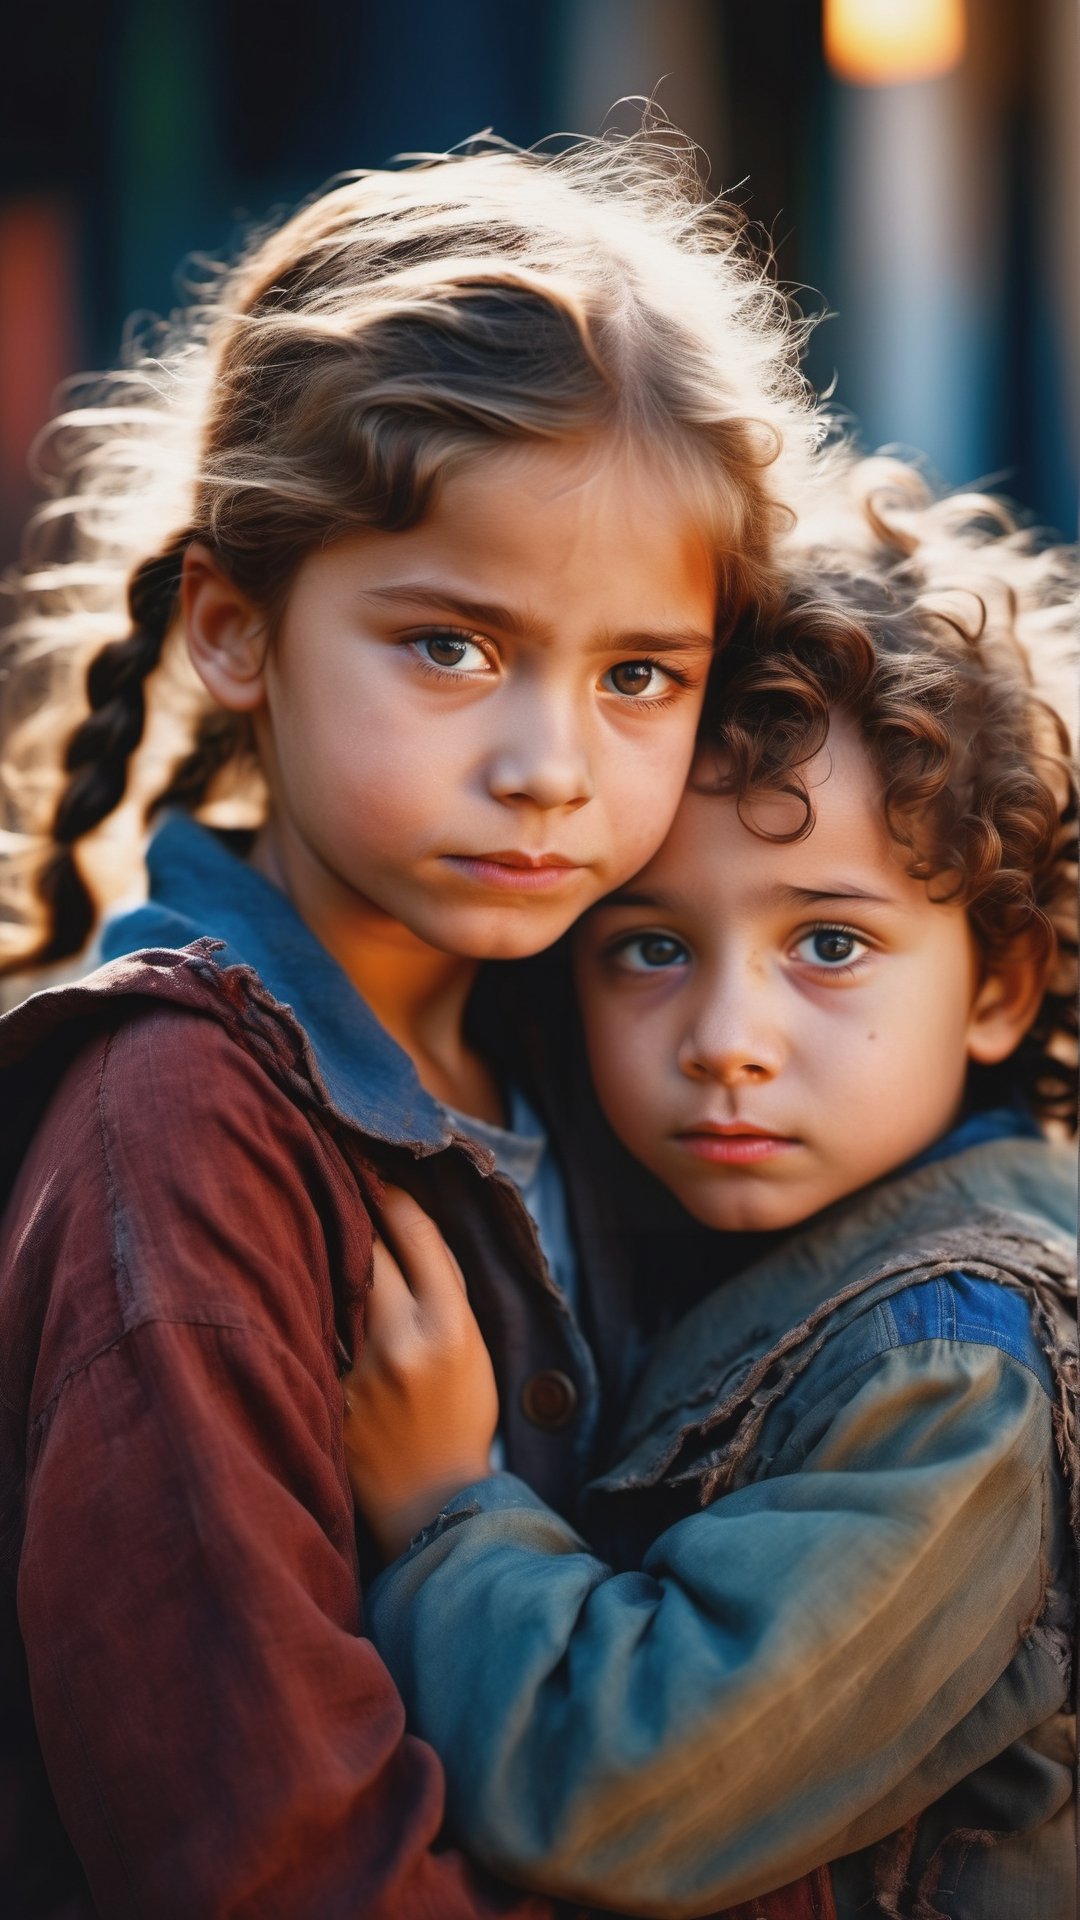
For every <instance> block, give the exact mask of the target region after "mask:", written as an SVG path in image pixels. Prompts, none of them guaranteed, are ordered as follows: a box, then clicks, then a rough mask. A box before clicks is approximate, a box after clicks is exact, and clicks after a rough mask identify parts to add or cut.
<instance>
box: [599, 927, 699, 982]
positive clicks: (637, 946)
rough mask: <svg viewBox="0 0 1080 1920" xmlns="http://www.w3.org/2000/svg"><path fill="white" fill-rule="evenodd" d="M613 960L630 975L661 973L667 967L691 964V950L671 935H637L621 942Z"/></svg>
mask: <svg viewBox="0 0 1080 1920" xmlns="http://www.w3.org/2000/svg"><path fill="white" fill-rule="evenodd" d="M613 958H614V960H615V963H616V965H617V966H620V967H625V968H626V970H627V972H629V973H659V972H661V971H662V970H663V969H664V968H667V967H685V966H689V964H690V954H689V950H688V949H687V948H686V947H684V945H683V943H682V941H681V940H676V939H675V936H674V935H673V934H670V933H636V934H634V936H633V938H632V939H630V940H624V941H621V942H620V944H619V945H618V946H617V947H616V948H615V949H614V952H613Z"/></svg>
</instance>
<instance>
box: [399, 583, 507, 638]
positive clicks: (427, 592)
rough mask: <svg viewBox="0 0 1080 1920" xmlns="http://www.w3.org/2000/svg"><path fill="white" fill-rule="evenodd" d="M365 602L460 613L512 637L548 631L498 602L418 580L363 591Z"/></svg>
mask: <svg viewBox="0 0 1080 1920" xmlns="http://www.w3.org/2000/svg"><path fill="white" fill-rule="evenodd" d="M361 598H362V599H365V600H386V601H399V600H400V601H405V602H406V603H407V604H408V605H409V606H415V607H434V608H437V609H439V610H440V611H441V612H443V613H456V614H458V615H459V616H460V618H461V619H463V620H471V621H473V622H475V624H476V625H477V626H478V627H502V628H504V629H505V630H508V631H509V632H511V633H521V634H528V635H537V636H539V635H540V634H542V633H543V631H544V629H543V626H542V623H541V622H540V621H539V620H536V619H534V618H532V617H531V616H530V615H528V614H524V613H515V612H514V611H513V609H512V608H510V607H504V606H502V605H500V604H499V602H498V601H496V600H473V599H470V598H469V597H468V596H467V595H465V594H461V593H455V592H454V590H453V588H451V587H440V586H428V585H426V584H425V583H423V582H422V581H418V580H417V581H413V580H403V581H401V582H400V583H399V584H397V585H394V586H389V587H363V588H361Z"/></svg>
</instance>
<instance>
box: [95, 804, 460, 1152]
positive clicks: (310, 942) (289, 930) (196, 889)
mask: <svg viewBox="0 0 1080 1920" xmlns="http://www.w3.org/2000/svg"><path fill="white" fill-rule="evenodd" d="M230 841H233V844H232V845H230ZM234 848H235V840H234V838H233V836H231V835H226V834H220V833H214V832H212V831H211V830H210V829H209V828H208V827H203V826H200V825H199V823H198V822H197V821H195V820H192V819H191V818H190V817H189V816H188V815H187V814H184V813H173V814H170V815H168V816H167V817H166V819H165V820H164V821H163V822H162V824H161V826H160V827H159V828H158V829H157V831H156V832H155V834H154V835H153V838H152V839H151V841H150V845H149V848H148V851H147V868H148V871H149V875H150V897H149V899H148V900H147V901H146V903H145V904H144V905H142V906H139V907H135V908H133V909H131V910H130V911H129V912H126V913H121V914H118V915H117V916H116V917H115V918H114V919H112V920H109V921H108V922H107V923H106V925H105V928H104V931H103V933H102V938H101V952H102V958H103V959H105V960H116V959H119V958H120V957H121V955H123V954H128V953H137V952H139V951H140V950H141V949H142V948H145V947H184V946H187V945H188V943H189V942H190V941H192V940H197V939H199V938H200V937H203V936H209V937H210V938H212V939H215V940H221V941H223V942H224V946H223V947H222V949H221V950H220V951H219V952H218V953H216V954H215V955H214V958H215V960H216V961H217V963H218V965H220V966H223V967H228V966H236V965H240V966H246V967H251V968H253V970H254V971H255V972H256V973H257V974H258V976H259V979H260V980H261V981H262V983H263V985H264V986H265V987H266V988H267V990H268V991H269V992H270V993H271V994H272V995H273V997H274V999H275V1000H278V1001H280V1002H281V1003H282V1004H283V1005H284V1006H287V1007H290V1008H291V1009H292V1012H293V1013H294V1015H295V1017H296V1019H297V1020H298V1021H299V1023H300V1025H301V1026H302V1027H303V1029H304V1032H305V1033H306V1034H307V1037H308V1040H309V1041H310V1043H311V1048H312V1051H313V1053H314V1055H315V1059H316V1062H317V1064H318V1067H319V1070H320V1072H321V1074H322V1077H323V1080H324V1081H325V1083H326V1090H327V1093H328V1094H329V1096H330V1099H331V1101H332V1102H333V1104H334V1106H335V1107H336V1108H337V1109H338V1111H339V1113H341V1114H343V1115H344V1117H345V1119H347V1120H349V1121H351V1122H352V1123H353V1124H354V1125H355V1126H357V1127H360V1128H361V1129H362V1130H363V1131H364V1132H365V1133H367V1134H369V1135H371V1136H372V1137H373V1138H375V1139H377V1140H384V1141H386V1142H388V1143H389V1144H391V1145H394V1146H406V1147H411V1148H412V1149H413V1150H414V1151H419V1152H422V1153H432V1152H434V1151H436V1149H438V1148H439V1147H443V1146H446V1145H447V1143H448V1142H449V1140H450V1138H451V1127H450V1122H449V1120H448V1119H447V1116H446V1114H445V1113H444V1111H443V1109H442V1107H440V1105H439V1103H438V1101H437V1100H434V1099H433V1098H432V1096H431V1095H430V1094H429V1093H427V1092H426V1091H425V1089H424V1088H423V1087H422V1086H421V1084H420V1082H419V1080H418V1079H417V1076H416V1069H415V1068H414V1066H413V1064H412V1061H411V1060H410V1059H409V1056H408V1054H406V1053H405V1052H404V1051H403V1050H402V1048H401V1047H399V1046H398V1044H397V1041H396V1040H393V1039H391V1037H390V1035H389V1034H388V1033H387V1031H386V1029H385V1027H382V1026H380V1024H379V1022H378V1020H377V1019H376V1018H375V1015H374V1014H373V1013H372V1011H371V1009H370V1007H369V1006H368V1005H367V1004H366V1002H365V1001H364V1000H362V999H361V997H360V995H359V994H358V993H357V991H356V988H355V987H354V986H353V984H352V982H351V981H350V980H349V979H348V977H347V975H346V974H345V973H343V972H342V969H341V968H340V967H339V966H338V964H337V962H336V960H333V959H332V958H331V956H330V955H329V954H328V953H327V951H326V948H325V947H324V946H323V945H322V943H321V942H320V941H319V940H317V939H316V937H315V935H314V934H313V933H312V932H311V931H310V929H309V928H308V927H307V926H305V924H304V922H303V921H302V920H301V918H300V916H299V914H298V913H297V911H296V909H295V907H294V906H293V905H292V903H291V902H290V901H289V900H288V899H287V898H286V896H285V894H283V893H282V892H281V891H280V890H279V889H278V888H277V887H275V886H273V885H272V884H271V882H270V881H269V880H265V879H264V878H263V876H262V875H261V874H260V873H257V872H256V871H255V869H254V868H253V867H250V866H248V865H247V863H246V861H245V860H243V859H242V858H241V857H240V856H239V854H238V852H237V851H236V850H234Z"/></svg>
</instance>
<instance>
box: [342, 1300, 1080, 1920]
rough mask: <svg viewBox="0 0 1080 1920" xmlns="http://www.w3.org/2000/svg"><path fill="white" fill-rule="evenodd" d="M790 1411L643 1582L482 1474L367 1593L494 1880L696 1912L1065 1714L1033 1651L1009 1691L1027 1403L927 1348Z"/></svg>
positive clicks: (671, 1532)
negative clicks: (778, 1436)
mask: <svg viewBox="0 0 1080 1920" xmlns="http://www.w3.org/2000/svg"><path fill="white" fill-rule="evenodd" d="M410 1277H411V1278H412V1277H413V1275H412V1270H411V1269H410ZM414 1284H415V1282H414ZM421 1290H423V1287H422V1283H421ZM368 1358H370V1355H369V1356H368ZM825 1368H827V1369H828V1372H827V1377H826V1374H825V1373H824V1372H823V1369H825ZM418 1371H422V1369H418ZM815 1379H816V1383H817V1388H818V1393H817V1397H816V1399H815V1398H814V1392H815ZM428 1390H430V1389H428ZM804 1391H805V1392H806V1393H807V1394H808V1395H809V1396H810V1401H809V1402H808V1411H807V1413H806V1415H805V1418H804V1419H802V1420H801V1421H800V1422H799V1425H798V1427H797V1429H796V1431H795V1433H793V1434H792V1435H790V1436H788V1438H787V1439H786V1440H785V1442H784V1444H783V1445H782V1447H781V1449H780V1452H779V1454H778V1456H777V1457H776V1458H775V1459H774V1460H773V1461H772V1462H771V1466H770V1472H769V1476H768V1478H764V1479H761V1480H758V1481H756V1482H755V1483H754V1484H752V1485H749V1486H746V1487H743V1488H741V1489H739V1490H738V1491H735V1492H733V1493H729V1494H727V1495H725V1496H723V1497H721V1498H720V1499H718V1500H717V1501H715V1502H714V1504H713V1505H712V1506H710V1507H708V1508H706V1509H705V1510H703V1511H701V1512H697V1513H694V1514H693V1515H691V1516H690V1517H689V1518H685V1519H683V1520H681V1521H679V1522H678V1523H677V1524H675V1525H672V1526H670V1527H669V1528H668V1529H667V1531H665V1532H664V1533H662V1534H661V1535H660V1537H659V1538H658V1539H657V1540H656V1541H655V1543H654V1544H653V1546H652V1547H651V1548H650V1549H649V1551H648V1553H647V1554H646V1555H645V1557H644V1560H643V1562H642V1564H641V1567H640V1569H639V1570H637V1571H632V1572H621V1573H615V1572H613V1571H612V1569H611V1568H610V1567H608V1566H606V1565H604V1564H603V1562H602V1561H601V1560H599V1559H598V1558H597V1557H596V1556H595V1555H594V1554H592V1553H591V1552H590V1551H589V1548H588V1546H587V1545H586V1543H585V1542H584V1541H583V1540H582V1539H581V1538H580V1536H579V1535H578V1534H577V1533H576V1532H575V1531H574V1530H573V1528H571V1527H570V1526H569V1525H567V1523H566V1522H565V1521H564V1520H563V1519H562V1518H561V1517H560V1516H558V1515H557V1514H555V1513H553V1512H551V1511H550V1510H549V1509H548V1508H546V1507H545V1506H544V1505H543V1504H542V1503H541V1502H540V1501H539V1500H538V1499H537V1498H536V1497H535V1496H534V1495H533V1494H532V1493H531V1492H530V1490H529V1489H528V1487H526V1486H524V1485H523V1484H522V1483H521V1482H520V1481H518V1480H516V1479H514V1478H512V1477H511V1476H509V1475H505V1474H500V1475H496V1476H494V1477H491V1478H487V1479H481V1480H478V1481H477V1482H475V1483H474V1484H473V1485H471V1486H468V1487H466V1488H463V1489H462V1490H461V1491H460V1492H459V1494H458V1495H457V1497H455V1498H454V1499H452V1500H451V1501H449V1502H448V1503H447V1505H446V1506H445V1507H444V1509H443V1511H442V1512H441V1513H440V1514H439V1515H438V1517H436V1515H435V1513H434V1511H432V1512H431V1513H429V1515H428V1516H427V1518H428V1519H429V1520H431V1521H432V1522H433V1524H431V1525H430V1526H429V1527H428V1528H427V1530H426V1531H425V1532H424V1533H423V1534H421V1535H420V1536H419V1538H418V1539H417V1540H415V1541H414V1543H413V1545H412V1547H411V1549H410V1550H409V1551H408V1552H407V1553H406V1554H405V1555H404V1556H403V1557H402V1558H400V1559H398V1560H397V1561H396V1562H395V1563H394V1564H393V1565H392V1566H391V1567H390V1568H388V1570H387V1571H386V1572H385V1573H384V1574H383V1575H382V1576H381V1577H380V1579H379V1580H378V1582H377V1583H376V1585H375V1588H374V1590H373V1592H372V1594H371V1596H370V1619H371V1623H372V1630H373V1632H374V1634H375V1637H376V1639H377V1642H378V1644H379V1646H380V1648H381V1650H382V1651H383V1653H384V1656H385V1657H386V1659H387V1662H388V1664H389V1666H390V1669H391V1671H392V1672H393V1673H394V1675H395V1677H396V1679H397V1680H398V1684H399V1686H400V1687H401V1689H402V1692H403V1694H404V1697H405V1700H406V1704H407V1707H408V1709H409V1713H410V1717H411V1720H412V1723H413V1724H414V1725H415V1726H416V1727H417V1728H418V1729H419V1730H420V1731H422V1732H423V1733H424V1734H425V1735H426V1736H427V1737H428V1738H429V1739H430V1740H431V1741H432V1743H433V1745H434V1746H435V1747H436V1750H437V1751H439V1752H440V1753H441V1754H442V1755H443V1757H444V1759H445V1761H446V1763H447V1766H448V1769H449V1774H450V1780H449V1803H448V1804H449V1811H450V1816H451V1819H452V1823H453V1828H454V1831H455V1833H456V1835H457V1837H458V1838H460V1839H461V1840H463V1841H464V1843H465V1844H467V1845H468V1846H469V1847H470V1849H472V1850H474V1851H475V1852H477V1853H478V1854H479V1855H480V1857H481V1858H483V1859H484V1860H485V1861H486V1862H487V1863H488V1864H490V1865H492V1866H493V1867H496V1868H497V1869H498V1870H500V1871H503V1872H505V1873H506V1874H508V1875H510V1876H512V1877H514V1878H517V1879H521V1880H522V1881H524V1882H525V1883H526V1884H532V1885H537V1886H542V1887H544V1888H545V1889H546V1890H548V1891H551V1892H556V1893H562V1894H564V1895H566V1896H572V1897H574V1898H577V1899H582V1900H595V1901H597V1902H599V1903H602V1904H604V1905H614V1906H629V1907H631V1908H632V1909H633V1910H634V1911H636V1912H639V1913H663V1914H688V1915H689V1914H700V1913H703V1912H708V1911H712V1910H713V1909H714V1908H716V1907H719V1906H723V1905H726V1904H728V1903H731V1902H734V1901H736V1900H740V1899H743V1898H745V1897H746V1896H747V1895H748V1894H750V1893H753V1892H756V1891H757V1890H758V1889H760V1888H761V1887H762V1886H769V1885H775V1884H776V1882H777V1881H778V1880H785V1881H786V1880H793V1879H795V1878H796V1877H797V1876H798V1875H800V1874H802V1873H805V1872H807V1871H808V1870H809V1869H810V1868H812V1867H814V1866H816V1865H818V1864H819V1863H821V1862H822V1861H825V1860H829V1859H835V1858H836V1857H838V1856H839V1855H841V1854H845V1853H849V1852H852V1851H854V1850H856V1849H858V1848H861V1847H863V1846H866V1845H868V1844H870V1843H871V1842H873V1841H875V1840H877V1839H879V1838H881V1837H882V1836H883V1835H885V1834H887V1833H891V1832H892V1831H894V1830H895V1829H897V1828H899V1827H901V1826H903V1825H904V1824H905V1823H906V1822H907V1821H908V1820H909V1819H910V1818H911V1817H912V1816H913V1815H914V1814H916V1813H918V1812H920V1811H921V1810H922V1809H923V1808H925V1807H927V1806H928V1805H929V1804H930V1803H931V1802H932V1801H934V1800H936V1799H938V1798H939V1797H940V1796H941V1795H942V1794H943V1793H944V1792H945V1791H947V1789H948V1788H949V1787H950V1786H951V1785H953V1784H954V1783H955V1782H956V1781H957V1780H959V1779H961V1778H963V1777H964V1776H966V1775H967V1774H968V1773H970V1772H971V1771H972V1770H973V1769H974V1768H976V1767H977V1766H978V1765H979V1764H980V1763H981V1761H982V1760H983V1759H989V1758H991V1757H992V1756H993V1755H994V1754H996V1753H998V1752H1000V1751H1001V1749H1002V1748H1003V1747H1004V1746H1005V1745H1007V1744H1008V1742H1009V1740H1010V1739H1013V1738H1016V1737H1018V1735H1019V1734H1020V1733H1021V1732H1023V1731H1026V1729H1027V1728H1028V1727H1030V1726H1032V1725H1034V1724H1036V1723H1037V1722H1038V1721H1039V1720H1040V1719H1041V1718H1042V1717H1044V1716H1045V1715H1046V1714H1049V1713H1050V1712H1052V1711H1053V1710H1054V1709H1055V1708H1056V1706H1057V1705H1058V1704H1060V1701H1059V1696H1060V1693H1061V1676H1060V1672H1059V1671H1057V1669H1056V1668H1055V1666H1054V1663H1053V1661H1051V1660H1049V1659H1047V1658H1046V1657H1045V1655H1044V1653H1040V1651H1039V1650H1038V1649H1037V1648H1036V1647H1035V1646H1034V1644H1032V1645H1031V1647H1030V1650H1029V1652H1025V1653H1024V1654H1023V1656H1022V1657H1021V1660H1020V1662H1019V1666H1018V1667H1017V1666H1014V1667H1013V1668H1012V1669H1010V1674H1009V1676H1008V1678H1003V1677H1002V1676H1004V1674H1005V1669H1006V1668H1007V1667H1009V1666H1010V1662H1012V1661H1013V1660H1014V1656H1016V1655H1017V1653H1018V1650H1019V1648H1020V1643H1021V1640H1022V1638H1023V1634H1024V1632H1025V1631H1026V1624H1025V1623H1028V1622H1030V1621H1031V1620H1032V1619H1033V1618H1034V1617H1035V1616H1036V1615H1037V1612H1038V1609H1039V1605H1040V1601H1041V1598H1042V1583H1043V1581H1044V1580H1045V1578H1046V1567H1045V1560H1044V1558H1043V1556H1044V1553H1045V1549H1046V1540H1045V1537H1044V1535H1045V1530H1046V1528H1047V1526H1048V1524H1049V1520H1048V1502H1049V1495H1048V1491H1047V1488H1048V1462H1049V1460H1050V1458H1051V1454H1052V1437H1051V1419H1050V1406H1049V1401H1048V1397H1047V1395H1046V1393H1045V1391H1044V1389H1043V1387H1042V1386H1041V1384H1040V1383H1039V1381H1038V1380H1036V1379H1035V1377H1034V1375H1033V1374H1032V1373H1031V1372H1030V1371H1028V1369H1027V1368H1025V1367H1024V1366H1022V1365H1020V1364H1018V1362H1017V1361H1016V1360H1015V1359H1013V1358H1011V1357H1010V1356H1009V1355H1008V1354H1006V1353H1003V1352H1001V1351H1000V1350H998V1349H997V1348H996V1347H994V1346H992V1345H978V1344H967V1343H964V1344H960V1343H953V1342H947V1341H941V1340H927V1341H923V1342H920V1343H919V1344H917V1345H915V1346H912V1347H910V1348H902V1349H899V1350H896V1351H884V1352H880V1353H875V1354H873V1355H872V1356H871V1357H869V1358H867V1357H866V1355H865V1353H864V1355H863V1356H862V1358H861V1361H860V1363H859V1364H852V1365H851V1366H847V1365H845V1364H844V1361H843V1356H842V1355H840V1354H839V1353H837V1352H835V1351H832V1352H830V1350H829V1349H826V1350H825V1353H824V1355H823V1356H822V1357H821V1358H820V1359H819V1360H818V1361H816V1362H815V1363H813V1365H812V1366H811V1368H808V1370H807V1373H806V1375H805V1376H804ZM356 1392H357V1400H358V1404H362V1396H363V1369H362V1368H361V1372H360V1377H359V1379H358V1381H357V1383H356ZM460 1440H461V1436H460V1434H459V1435H458V1436H457V1438H456V1439H455V1443H454V1444H455V1445H459V1444H460ZM382 1444H384V1445H386V1446H392V1445H393V1436H392V1434H391V1433H390V1432H389V1431H384V1433H383V1436H382ZM353 1477H354V1483H356V1489H357V1491H358V1492H359V1494H360V1497H361V1500H362V1499H363V1496H364V1488H363V1484H362V1479H361V1480H360V1481H359V1482H357V1476H356V1473H355V1468H354V1472H353ZM1020 1669H1022V1671H1021V1670H1020Z"/></svg>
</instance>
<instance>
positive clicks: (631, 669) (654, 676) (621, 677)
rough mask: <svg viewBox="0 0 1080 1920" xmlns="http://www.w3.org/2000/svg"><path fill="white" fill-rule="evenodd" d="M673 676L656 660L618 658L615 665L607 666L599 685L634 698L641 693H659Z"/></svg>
mask: <svg viewBox="0 0 1080 1920" xmlns="http://www.w3.org/2000/svg"><path fill="white" fill-rule="evenodd" d="M673 678H674V675H673V674H670V673H668V671H667V669H666V668H665V667H662V666H661V665H660V664H659V662H658V661H656V660H620V662H619V664H618V666H617V667H609V668H608V670H607V672H606V673H605V674H604V676H603V679H602V681H601V685H602V686H606V687H608V688H609V689H610V691H611V692H612V693H621V694H624V695H627V696H629V698H630V699H634V698H636V697H638V696H640V695H641V694H643V693H660V692H661V691H662V690H663V688H664V687H665V686H667V685H669V684H670V682H671V680H672V679H673Z"/></svg>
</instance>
